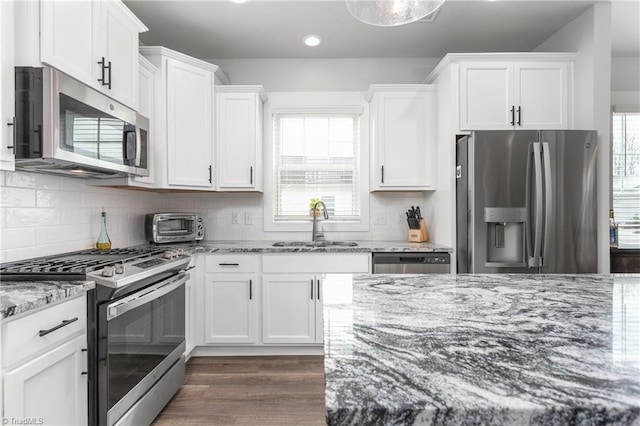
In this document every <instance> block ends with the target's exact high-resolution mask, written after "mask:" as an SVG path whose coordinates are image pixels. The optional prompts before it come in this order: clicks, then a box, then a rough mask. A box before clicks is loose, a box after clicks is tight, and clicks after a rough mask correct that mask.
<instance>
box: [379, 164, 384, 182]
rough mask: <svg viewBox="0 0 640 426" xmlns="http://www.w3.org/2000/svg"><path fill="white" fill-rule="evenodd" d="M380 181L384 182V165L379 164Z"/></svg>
mask: <svg viewBox="0 0 640 426" xmlns="http://www.w3.org/2000/svg"><path fill="white" fill-rule="evenodd" d="M380 183H384V166H380Z"/></svg>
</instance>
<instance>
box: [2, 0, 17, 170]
mask: <svg viewBox="0 0 640 426" xmlns="http://www.w3.org/2000/svg"><path fill="white" fill-rule="evenodd" d="M13 11H14V7H13V2H11V1H0V61H1V62H0V129H2V132H1V133H0V170H14V168H15V166H14V160H15V158H14V157H15V156H14V155H13V147H14V146H15V145H14V144H15V141H14V137H13V134H14V133H13V132H14V127H13V123H14V122H13V120H14V118H13V117H14V116H15V105H14V93H15V82H14V45H13V42H14V38H13V25H14V18H13ZM9 123H11V125H8V124H9Z"/></svg>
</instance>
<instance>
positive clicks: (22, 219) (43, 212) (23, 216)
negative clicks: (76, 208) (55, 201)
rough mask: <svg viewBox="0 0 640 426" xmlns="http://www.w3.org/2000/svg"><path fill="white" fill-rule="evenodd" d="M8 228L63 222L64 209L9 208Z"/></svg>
mask: <svg viewBox="0 0 640 426" xmlns="http://www.w3.org/2000/svg"><path fill="white" fill-rule="evenodd" d="M5 211H6V226H7V228H19V227H24V226H51V225H57V224H59V223H61V217H62V214H63V211H62V210H59V209H53V208H35V207H29V208H7V209H5Z"/></svg>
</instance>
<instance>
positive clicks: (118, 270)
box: [115, 264, 124, 274]
mask: <svg viewBox="0 0 640 426" xmlns="http://www.w3.org/2000/svg"><path fill="white" fill-rule="evenodd" d="M115 272H116V274H124V265H123V264H119V265H116V270H115Z"/></svg>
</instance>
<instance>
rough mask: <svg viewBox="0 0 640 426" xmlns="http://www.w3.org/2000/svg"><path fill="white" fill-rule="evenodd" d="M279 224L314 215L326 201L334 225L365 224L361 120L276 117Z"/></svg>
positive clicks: (321, 115) (341, 115)
mask: <svg viewBox="0 0 640 426" xmlns="http://www.w3.org/2000/svg"><path fill="white" fill-rule="evenodd" d="M273 133H274V134H273V140H274V156H273V158H274V171H275V179H274V183H275V188H274V189H275V190H274V203H273V206H274V207H273V208H274V212H273V213H274V214H273V216H274V220H275V221H287V220H301V219H308V218H309V215H310V212H309V210H310V206H309V201H310V199H311V198H319V199H321V200H322V201H323V202H324V203H325V204H326V206H327V210H328V212H329V216H330V219H331V220H337V221H356V220H358V219H359V218H360V193H359V187H360V164H359V161H360V160H359V159H360V155H359V150H360V144H359V140H360V134H359V133H360V129H359V120H358V116H357V114H350V113H339V114H336V113H333V114H326V113H309V114H295V113H286V114H274V115H273Z"/></svg>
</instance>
